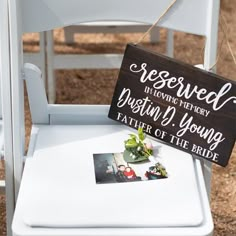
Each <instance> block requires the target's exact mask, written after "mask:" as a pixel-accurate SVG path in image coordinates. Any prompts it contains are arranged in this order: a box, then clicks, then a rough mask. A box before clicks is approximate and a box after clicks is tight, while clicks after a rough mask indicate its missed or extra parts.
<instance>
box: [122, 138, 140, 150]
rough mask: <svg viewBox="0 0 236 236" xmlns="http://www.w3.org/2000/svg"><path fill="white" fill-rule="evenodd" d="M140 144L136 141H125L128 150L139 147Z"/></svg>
mask: <svg viewBox="0 0 236 236" xmlns="http://www.w3.org/2000/svg"><path fill="white" fill-rule="evenodd" d="M137 146H138V144H137V142H136V139H128V140H127V141H125V147H126V148H132V147H137Z"/></svg>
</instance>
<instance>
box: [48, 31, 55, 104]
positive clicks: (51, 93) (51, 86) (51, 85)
mask: <svg viewBox="0 0 236 236" xmlns="http://www.w3.org/2000/svg"><path fill="white" fill-rule="evenodd" d="M46 38H47V79H48V102H49V103H55V100H56V88H55V86H56V84H55V83H56V81H55V76H54V65H53V64H54V63H53V62H54V59H53V57H54V40H53V31H47V32H46Z"/></svg>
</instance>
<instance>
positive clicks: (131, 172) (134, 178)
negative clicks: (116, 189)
mask: <svg viewBox="0 0 236 236" xmlns="http://www.w3.org/2000/svg"><path fill="white" fill-rule="evenodd" d="M124 175H125V176H126V177H127V178H128V180H129V181H138V180H141V177H138V176H137V175H136V173H135V171H134V170H133V169H132V168H131V167H126V168H125V171H124Z"/></svg>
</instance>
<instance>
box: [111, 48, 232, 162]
mask: <svg viewBox="0 0 236 236" xmlns="http://www.w3.org/2000/svg"><path fill="white" fill-rule="evenodd" d="M108 116H109V117H110V118H111V119H114V120H117V121H119V122H121V123H123V124H125V125H128V126H131V127H133V128H135V129H137V128H138V127H140V126H141V127H143V129H144V131H145V132H146V133H147V134H149V135H151V136H153V137H155V138H157V139H160V140H163V141H165V142H167V143H169V144H170V145H172V146H175V147H176V148H179V149H181V150H183V151H186V152H189V153H192V154H195V155H197V156H200V157H202V158H205V159H207V160H209V161H212V162H215V163H217V164H219V165H221V166H226V165H227V163H228V160H229V157H230V154H231V151H232V149H233V146H234V143H235V136H236V122H235V120H236V119H235V118H236V84H235V82H233V81H230V80H227V79H224V78H222V77H220V76H218V75H215V74H213V73H209V72H206V71H203V70H201V69H198V68H195V67H193V66H190V65H187V64H184V63H182V62H179V61H177V60H174V59H171V58H167V57H164V56H162V55H158V54H155V53H153V52H149V51H147V50H146V49H143V48H141V47H139V46H135V45H131V44H129V45H128V46H127V48H126V52H125V55H124V59H123V62H122V66H121V70H120V74H119V78H118V81H117V85H116V88H115V92H114V96H113V100H112V104H111V108H110V111H109V115H108ZM173 158H174V157H173Z"/></svg>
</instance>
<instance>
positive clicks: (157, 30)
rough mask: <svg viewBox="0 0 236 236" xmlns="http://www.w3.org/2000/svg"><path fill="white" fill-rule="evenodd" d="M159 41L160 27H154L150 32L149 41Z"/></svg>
mask: <svg viewBox="0 0 236 236" xmlns="http://www.w3.org/2000/svg"><path fill="white" fill-rule="evenodd" d="M159 41H160V28H159V27H154V29H153V30H152V31H151V32H150V42H151V43H158V42H159Z"/></svg>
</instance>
